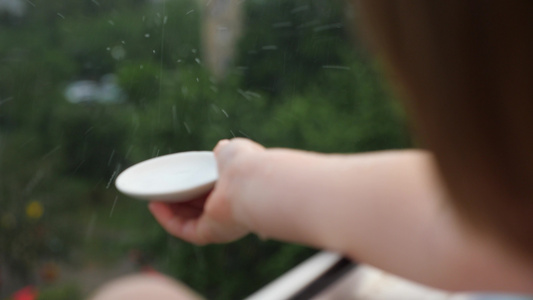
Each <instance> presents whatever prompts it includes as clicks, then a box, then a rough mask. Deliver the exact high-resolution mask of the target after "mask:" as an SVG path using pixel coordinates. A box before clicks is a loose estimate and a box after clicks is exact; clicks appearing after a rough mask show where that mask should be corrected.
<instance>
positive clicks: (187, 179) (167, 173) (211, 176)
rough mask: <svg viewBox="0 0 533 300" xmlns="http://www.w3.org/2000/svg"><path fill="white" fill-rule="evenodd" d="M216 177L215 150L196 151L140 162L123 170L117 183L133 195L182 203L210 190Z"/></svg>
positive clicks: (121, 189)
mask: <svg viewBox="0 0 533 300" xmlns="http://www.w3.org/2000/svg"><path fill="white" fill-rule="evenodd" d="M217 179H218V170H217V164H216V160H215V156H214V155H213V152H211V151H193V152H182V153H176V154H170V155H165V156H160V157H157V158H152V159H149V160H146V161H143V162H141V163H138V164H136V165H134V166H132V167H130V168H128V169H126V170H125V171H124V172H122V173H121V174H120V175H119V176H118V177H117V180H116V181H115V185H116V187H117V189H118V190H119V191H120V192H122V193H124V194H126V195H128V196H131V197H135V198H139V199H145V200H157V201H165V202H182V201H187V200H192V199H194V198H195V197H198V196H201V195H202V194H205V193H207V192H209V190H211V189H212V188H213V186H214V185H215V182H216V181H217Z"/></svg>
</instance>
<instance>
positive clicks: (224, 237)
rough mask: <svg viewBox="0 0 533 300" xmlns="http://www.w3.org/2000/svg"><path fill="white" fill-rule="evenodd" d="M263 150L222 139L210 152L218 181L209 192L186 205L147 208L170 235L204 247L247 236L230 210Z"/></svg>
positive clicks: (235, 140)
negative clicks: (257, 155)
mask: <svg viewBox="0 0 533 300" xmlns="http://www.w3.org/2000/svg"><path fill="white" fill-rule="evenodd" d="M262 151H264V148H263V147H262V146H261V145H259V144H256V143H254V142H252V141H249V140H246V139H233V140H231V141H228V140H222V141H220V142H219V143H218V145H217V146H216V147H215V149H214V153H215V157H216V160H217V165H218V173H219V179H218V181H217V183H216V185H215V187H214V189H213V191H211V193H209V194H208V195H205V196H203V197H200V198H197V199H192V200H191V201H187V202H177V203H162V202H152V203H150V205H149V209H150V211H151V212H152V214H153V215H154V217H155V218H156V219H157V221H158V222H159V223H160V224H161V226H163V228H164V229H165V230H166V231H168V232H169V233H170V234H172V235H174V236H176V237H178V238H181V239H183V240H186V241H188V242H191V243H194V244H198V245H204V244H208V243H224V242H230V241H234V240H237V239H239V238H241V237H243V236H245V235H246V234H248V233H249V231H250V230H249V229H248V228H247V227H246V225H245V224H244V223H243V222H240V221H239V220H237V218H236V216H235V209H234V207H233V205H234V204H235V203H234V201H233V200H234V199H235V198H236V197H237V196H238V195H237V193H238V192H239V188H240V186H241V184H242V181H241V180H242V179H244V178H246V174H247V172H248V170H250V169H252V165H253V163H254V162H255V161H256V160H255V159H254V156H255V155H256V154H258V153H259V152H262Z"/></svg>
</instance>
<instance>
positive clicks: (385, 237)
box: [151, 140, 533, 292]
mask: <svg viewBox="0 0 533 300" xmlns="http://www.w3.org/2000/svg"><path fill="white" fill-rule="evenodd" d="M216 154H217V160H218V162H219V172H220V180H219V182H218V183H217V186H216V188H215V190H214V191H213V193H212V194H211V195H210V196H209V197H208V198H207V204H206V205H205V207H202V210H201V211H200V210H199V211H198V214H197V215H196V216H194V215H189V216H192V217H189V218H183V217H182V218H181V221H176V211H179V209H178V210H176V209H175V208H176V207H174V209H170V206H165V205H160V204H159V205H158V204H156V205H152V207H151V208H152V211H153V212H154V215H155V216H156V217H157V218H158V220H159V221H160V222H161V223H162V224H163V226H165V228H166V229H167V230H168V231H169V232H170V233H172V234H174V235H176V236H178V237H181V238H184V239H186V240H189V241H191V242H196V243H208V242H220V241H229V240H232V239H235V238H238V237H240V236H242V235H243V234H245V233H246V232H247V231H248V230H249V231H252V232H254V233H257V234H259V235H260V236H264V237H268V238H273V239H279V240H284V241H290V242H297V243H302V244H306V245H311V246H315V247H318V248H325V249H330V250H335V251H339V252H342V253H345V254H346V255H349V256H350V257H352V258H354V259H356V260H359V261H363V262H365V263H369V264H372V265H374V266H376V267H379V268H382V269H384V270H386V271H390V272H392V273H395V274H397V275H400V276H403V277H406V278H408V279H412V280H415V281H418V282H421V283H425V284H429V285H432V286H435V287H439V288H444V289H452V290H495V291H514V292H533V289H532V286H533V285H532V284H531V282H533V268H532V267H531V266H530V265H529V266H528V265H525V264H524V263H523V262H521V261H518V259H516V258H513V256H511V255H509V254H508V253H507V252H506V251H504V250H503V249H501V248H500V247H498V246H497V245H498V244H497V243H491V242H490V241H489V240H488V239H485V238H481V235H479V234H475V233H473V232H470V231H465V230H463V228H461V227H460V226H459V223H458V222H457V220H456V219H455V217H454V213H453V211H452V210H451V209H450V208H449V207H448V204H447V201H446V197H447V195H446V193H445V191H444V189H443V187H442V185H441V183H440V180H439V178H438V175H437V172H436V170H435V166H434V162H433V158H432V156H431V155H429V154H428V153H426V152H422V151H394V152H381V153H373V154H360V155H322V154H315V153H308V152H301V151H294V150H283V149H273V150H266V151H264V150H262V149H261V148H260V147H259V146H256V145H255V144H251V143H250V142H249V141H244V140H237V141H232V142H230V143H226V144H225V145H220V146H218V147H217V149H216ZM169 220H174V221H172V222H170V223H169ZM189 221H192V222H189ZM186 224H187V225H186ZM184 228H188V229H186V230H184ZM528 289H529V290H528Z"/></svg>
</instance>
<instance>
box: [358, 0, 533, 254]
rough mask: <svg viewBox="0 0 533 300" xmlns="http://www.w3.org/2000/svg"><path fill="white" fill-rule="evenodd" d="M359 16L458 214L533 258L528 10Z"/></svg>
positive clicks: (422, 1)
mask: <svg viewBox="0 0 533 300" xmlns="http://www.w3.org/2000/svg"><path fill="white" fill-rule="evenodd" d="M355 7H356V8H357V9H358V11H357V13H358V16H359V17H360V18H361V20H362V22H363V25H364V28H366V29H367V30H368V33H369V34H368V38H369V39H370V42H371V45H372V46H373V47H374V48H375V50H376V52H377V54H378V56H379V57H381V58H383V60H384V61H385V63H386V64H387V65H389V66H390V68H391V70H392V73H393V74H394V75H395V78H396V79H397V80H398V81H399V82H400V84H401V86H402V87H403V88H404V89H405V91H406V93H407V97H406V98H407V99H405V100H406V106H407V108H408V110H409V113H410V114H411V115H412V117H413V119H414V123H415V124H414V127H415V129H416V130H417V133H418V134H419V136H420V138H421V139H422V141H423V143H424V144H425V146H427V147H428V148H429V149H430V150H431V151H433V152H434V153H435V155H436V158H437V161H438V164H439V167H440V170H441V173H442V175H443V177H444V179H445V181H446V183H447V184H448V187H449V190H450V193H451V194H452V196H453V197H452V198H453V200H452V201H453V205H454V206H455V207H456V208H457V211H458V212H459V213H460V215H461V216H462V217H464V218H463V219H464V220H466V221H467V223H469V224H471V225H475V226H476V227H477V228H482V229H488V230H489V231H490V232H492V233H495V234H497V236H499V237H500V238H503V239H504V240H505V242H508V243H510V244H511V245H513V246H515V248H516V249H519V250H521V251H522V252H526V253H528V255H529V256H530V257H531V258H533V1H531V0H522V1H520V0H505V1H501V0H494V1H488V0H487V1H481V0H477V1H476V0H472V1H468V0H445V1H431V0H408V1H391V0H367V1H360V2H359V3H358V5H357V6H355Z"/></svg>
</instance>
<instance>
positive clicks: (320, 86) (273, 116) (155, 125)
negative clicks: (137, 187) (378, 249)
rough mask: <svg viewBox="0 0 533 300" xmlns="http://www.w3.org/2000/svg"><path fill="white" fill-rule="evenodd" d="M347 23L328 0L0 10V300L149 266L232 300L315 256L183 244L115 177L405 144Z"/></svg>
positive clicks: (294, 249) (62, 291) (288, 249)
mask: <svg viewBox="0 0 533 300" xmlns="http://www.w3.org/2000/svg"><path fill="white" fill-rule="evenodd" d="M352 13H353V8H352V7H351V6H350V5H349V4H348V3H345V2H341V1H327V0H291V1H289V0H271V1H261V0H248V1H233V0H197V1H194V0H179V1H178V0H105V1H104V0H54V1H44V0H0V60H1V62H0V298H2V299H4V298H6V297H9V296H11V295H12V294H13V293H14V292H15V291H17V290H20V289H22V288H24V287H28V286H29V287H31V288H33V289H34V290H35V291H37V292H38V293H39V295H40V297H41V298H42V299H45V298H46V297H49V299H83V298H84V297H86V296H87V295H88V293H90V292H91V291H93V290H94V289H95V288H96V287H98V286H100V285H101V284H102V283H104V282H106V281H108V280H110V279H112V278H116V277H117V276H120V275H123V274H128V273H131V272H145V271H148V270H152V271H157V272H162V273H164V274H168V275H170V276H172V277H174V278H177V279H179V280H181V281H183V282H185V283H186V284H187V285H189V286H191V287H192V288H193V289H195V290H197V291H199V292H200V293H201V294H203V295H205V296H206V297H207V298H209V299H239V298H242V297H243V296H245V295H249V294H251V293H252V292H253V291H255V290H257V289H258V288H259V287H261V286H263V285H264V284H266V283H267V282H269V281H271V280H273V279H274V278H276V277H278V276H279V275H280V274H282V273H283V272H285V271H286V270H287V269H289V268H291V267H292V266H294V265H295V264H296V263H298V262H299V261H301V260H303V259H304V258H306V257H308V256H309V255H310V254H311V253H313V251H314V250H312V249H309V248H305V247H302V246H298V245H289V244H285V243H278V242H274V241H264V240H261V239H259V238H258V237H255V236H249V237H247V238H245V239H244V240H242V241H239V242H236V243H231V244H227V245H215V246H205V247H197V246H193V245H190V244H187V243H185V242H183V241H180V240H178V239H175V238H173V237H171V236H169V235H168V234H167V233H166V232H164V231H163V230H162V229H161V228H160V226H159V225H157V224H156V222H155V221H154V219H153V217H152V216H151V215H150V213H149V212H148V210H147V208H146V202H142V201H138V200H134V199H131V198H128V197H126V196H123V195H121V194H119V193H118V192H117V190H116V189H115V187H114V179H115V178H116V176H117V174H119V173H120V172H121V171H122V170H124V169H125V168H126V167H128V166H130V165H132V164H134V163H136V162H140V161H142V160H145V159H148V158H152V157H156V156H161V155H165V154H169V153H175V152H181V151H189V150H210V149H212V147H213V146H214V145H215V144H216V142H217V141H218V140H220V139H223V138H231V137H236V136H238V137H246V138H250V139H253V140H255V141H257V142H259V143H262V144H264V145H265V146H276V147H294V148H300V149H307V150H314V151H322V152H361V151H368V150H376V149H390V148H401V147H406V146H407V145H408V144H409V138H408V136H407V135H406V134H405V130H404V126H403V124H404V123H403V118H402V113H401V111H400V110H399V109H398V107H397V106H396V105H395V104H394V102H393V101H391V99H390V96H389V93H388V92H387V89H386V88H384V86H383V84H382V82H383V80H382V76H380V75H379V73H378V72H376V66H377V65H379V62H376V61H375V60H374V59H372V58H370V56H369V55H368V53H367V52H366V51H365V49H364V47H362V46H361V45H360V44H361V43H360V42H357V41H356V39H355V38H354V37H355V35H356V30H354V17H353V14H352ZM61 297H62V298H61Z"/></svg>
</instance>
